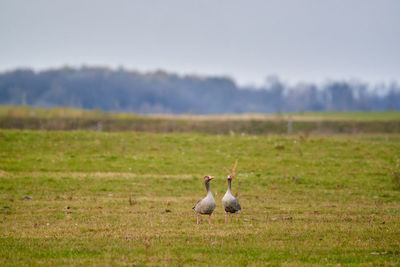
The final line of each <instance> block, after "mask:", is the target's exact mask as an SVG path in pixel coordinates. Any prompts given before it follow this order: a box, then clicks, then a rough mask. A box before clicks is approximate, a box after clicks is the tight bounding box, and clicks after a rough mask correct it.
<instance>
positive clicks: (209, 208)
mask: <svg viewBox="0 0 400 267" xmlns="http://www.w3.org/2000/svg"><path fill="white" fill-rule="evenodd" d="M213 178H214V177H213V176H205V177H204V183H205V186H206V190H207V196H206V197H205V198H202V199H200V200H199V201H197V203H196V205H195V206H194V207H193V209H194V210H195V211H196V212H197V214H208V215H211V214H212V213H213V211H214V209H215V206H216V203H215V200H214V197H213V195H212V193H211V190H210V181H211V180H212V179H213Z"/></svg>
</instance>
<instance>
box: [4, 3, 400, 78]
mask: <svg viewBox="0 0 400 267" xmlns="http://www.w3.org/2000/svg"><path fill="white" fill-rule="evenodd" d="M399 14H400V1H398V0H331V1H329V0H326V1H322V0H302V1H298V0H291V1H290V0H276V1H269V0H259V1H258V0H248V1H239V0H217V1H216V0H201V1H194V0H192V1H190V0H168V1H165V0H143V1H135V0H113V1H111V0H108V1H106V0H57V1H55V0H37V1H32V0H1V1H0V71H5V70H12V69H15V68H18V67H30V68H34V69H37V70H42V69H46V68H51V67H60V66H65V65H69V66H82V65H87V66H109V67H112V68H117V67H120V66H123V67H124V68H126V69H129V70H139V71H154V70H158V69H163V70H166V71H168V72H176V73H179V74H197V75H224V76H230V77H232V78H234V79H235V80H236V81H237V82H238V83H239V84H240V85H246V84H249V85H250V84H251V85H262V84H263V83H264V82H265V79H266V77H267V76H269V75H278V76H279V77H280V78H281V79H282V80H283V81H286V82H288V83H297V82H322V81H326V80H328V79H330V80H332V79H335V80H338V79H339V80H349V79H356V80H361V81H366V82H372V83H376V82H391V81H400V15H399Z"/></svg>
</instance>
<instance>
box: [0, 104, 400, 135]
mask: <svg viewBox="0 0 400 267" xmlns="http://www.w3.org/2000/svg"><path fill="white" fill-rule="evenodd" d="M0 129H29V130H96V131H111V132H121V131H135V132H153V133H168V132H185V133H192V132H196V133H211V134H232V133H239V134H241V133H246V134H257V135H265V134H286V133H289V134H298V133H303V134H304V133H305V134H338V133H340V134H343V133H348V134H349V133H351V134H354V133H358V134H359V133H399V132H400V111H385V112H319V113H318V112H315V113H310V112H305V113H292V114H280V113H279V114H226V115H192V114H182V115H176V114H170V115H165V114H164V115H146V116H140V115H136V114H127V113H113V112H102V111H100V110H92V111H89V110H82V109H69V108H53V109H42V108H33V107H13V106H0Z"/></svg>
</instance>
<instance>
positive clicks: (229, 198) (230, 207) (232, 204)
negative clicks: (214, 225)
mask: <svg viewBox="0 0 400 267" xmlns="http://www.w3.org/2000/svg"><path fill="white" fill-rule="evenodd" d="M227 178H228V190H227V191H226V193H225V195H224V197H223V198H222V206H223V207H224V209H225V223H226V222H228V212H229V213H235V215H236V221H237V220H238V215H237V213H238V212H241V211H242V209H241V207H240V204H239V200H238V199H237V198H235V197H234V196H233V195H232V193H231V183H232V179H233V177H232V175H228V177H227Z"/></svg>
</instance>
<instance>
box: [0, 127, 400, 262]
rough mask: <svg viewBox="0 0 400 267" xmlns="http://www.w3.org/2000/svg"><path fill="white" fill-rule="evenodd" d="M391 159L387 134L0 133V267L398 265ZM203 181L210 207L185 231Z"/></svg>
mask: <svg viewBox="0 0 400 267" xmlns="http://www.w3.org/2000/svg"><path fill="white" fill-rule="evenodd" d="M399 151H400V135H399V134H398V133H397V134H396V133H395V134H386V133H381V134H352V135H344V134H340V135H337V134H336V135H305V134H292V135H249V134H231V135H219V134H214V135H212V134H202V133H158V134H154V133H138V132H97V131H32V130H6V129H3V130H0V265H1V266H35V265H53V266H59V265H75V266H76V265H78V266H81V265H90V266H93V265H113V266H114V265H115V266H124V265H129V266H133V265H137V266H205V265H209V266H245V265H249V266H265V265H285V266H310V265H315V266H316V265H318V266H319V265H330V266H332V265H335V266H338V265H342V266H347V265H350V266H351V265H354V266H355V265H357V266H358V265H365V266H370V265H373V266H376V265H383V266H398V265H399V264H400V154H399ZM236 158H237V159H238V160H239V163H238V176H237V177H236V178H235V179H234V180H233V186H232V191H233V193H234V195H236V196H237V197H238V198H239V200H240V202H241V205H242V210H243V212H242V214H241V215H240V217H239V221H238V222H235V221H234V220H231V221H230V222H229V223H228V224H225V222H224V212H223V209H222V206H221V198H222V196H223V194H224V193H225V191H226V187H227V185H226V179H225V177H226V172H225V171H224V168H223V167H227V166H229V165H231V164H232V163H233V162H234V160H235V159H236ZM206 174H211V175H214V176H215V177H216V178H215V179H214V180H213V181H212V182H211V189H212V191H213V193H214V197H215V199H216V201H217V208H216V210H215V212H214V214H213V216H212V224H211V225H208V223H207V218H206V217H203V218H202V221H201V224H200V225H196V216H195V213H194V211H193V210H192V207H193V205H194V204H195V203H196V201H197V200H198V199H200V198H202V197H204V196H205V194H206V193H205V188H204V183H203V176H204V175H206Z"/></svg>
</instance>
